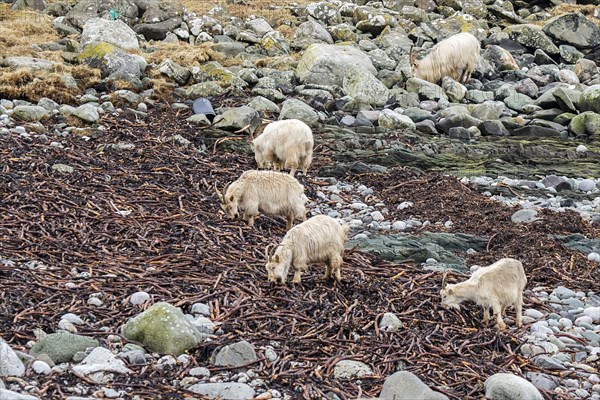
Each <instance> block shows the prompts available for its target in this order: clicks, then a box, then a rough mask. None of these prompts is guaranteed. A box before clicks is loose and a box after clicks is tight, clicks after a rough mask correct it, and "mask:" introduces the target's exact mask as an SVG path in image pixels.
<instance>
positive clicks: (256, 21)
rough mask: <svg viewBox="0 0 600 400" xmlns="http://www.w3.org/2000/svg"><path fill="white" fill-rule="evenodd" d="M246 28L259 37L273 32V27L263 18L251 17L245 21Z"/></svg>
mask: <svg viewBox="0 0 600 400" xmlns="http://www.w3.org/2000/svg"><path fill="white" fill-rule="evenodd" d="M246 28H247V29H249V30H250V31H251V32H253V33H254V34H255V35H256V36H258V37H259V38H261V37H263V36H264V35H266V34H267V33H269V32H273V28H272V27H271V25H270V24H269V23H268V22H267V20H266V19H264V18H253V19H249V20H248V21H246Z"/></svg>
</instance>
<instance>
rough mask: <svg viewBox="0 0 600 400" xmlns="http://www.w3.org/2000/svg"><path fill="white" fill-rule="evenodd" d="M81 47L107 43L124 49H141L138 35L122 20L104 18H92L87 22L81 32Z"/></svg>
mask: <svg viewBox="0 0 600 400" xmlns="http://www.w3.org/2000/svg"><path fill="white" fill-rule="evenodd" d="M80 42H81V45H82V46H85V45H86V44H89V43H95V42H105V43H110V44H112V45H115V46H117V47H120V48H122V49H127V50H130V49H139V48H140V45H139V43H138V39H137V35H136V33H135V32H134V31H133V29H131V28H130V27H129V25H127V24H126V23H125V22H123V21H121V20H118V19H117V20H113V21H111V20H107V19H104V18H92V19H89V20H87V21H86V22H85V25H84V26H83V31H82V32H81V40H80Z"/></svg>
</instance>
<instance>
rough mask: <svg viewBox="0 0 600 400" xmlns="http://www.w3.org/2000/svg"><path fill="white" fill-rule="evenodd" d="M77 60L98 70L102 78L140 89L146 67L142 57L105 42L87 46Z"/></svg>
mask: <svg viewBox="0 0 600 400" xmlns="http://www.w3.org/2000/svg"><path fill="white" fill-rule="evenodd" d="M79 59H80V60H81V61H84V62H86V63H87V64H88V65H90V66H91V67H94V68H100V70H101V71H102V77H103V78H107V79H108V80H123V81H126V82H128V83H130V84H131V85H132V86H133V87H136V88H140V87H141V77H142V75H143V73H144V71H145V70H146V67H147V65H148V64H147V63H146V60H145V59H144V58H143V57H142V56H139V55H136V54H130V53H128V52H126V51H124V50H122V49H120V48H118V47H116V46H114V45H112V44H110V43H105V42H94V43H90V44H87V45H86V46H85V47H84V48H83V50H82V52H81V54H80V55H79Z"/></svg>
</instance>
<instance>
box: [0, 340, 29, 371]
mask: <svg viewBox="0 0 600 400" xmlns="http://www.w3.org/2000/svg"><path fill="white" fill-rule="evenodd" d="M24 373H25V366H24V365H23V362H22V361H21V360H20V359H19V357H18V356H17V355H16V354H15V352H14V351H13V349H11V348H10V346H9V345H8V343H6V342H5V341H4V340H2V339H0V376H23V374H24Z"/></svg>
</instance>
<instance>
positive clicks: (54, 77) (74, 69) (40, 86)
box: [0, 65, 100, 103]
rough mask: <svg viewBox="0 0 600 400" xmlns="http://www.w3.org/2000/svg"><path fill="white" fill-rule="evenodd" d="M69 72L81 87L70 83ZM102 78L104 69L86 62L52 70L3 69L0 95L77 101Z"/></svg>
mask: <svg viewBox="0 0 600 400" xmlns="http://www.w3.org/2000/svg"><path fill="white" fill-rule="evenodd" d="M66 74H70V75H71V76H72V77H73V78H75V80H76V82H77V87H71V86H69V85H68V84H67V82H66V81H65V80H64V78H63V77H64V76H65V75H66ZM99 81H100V70H98V69H95V68H89V67H87V66H85V65H77V66H69V65H58V66H57V67H56V68H55V69H54V70H52V71H44V70H34V71H31V70H28V69H25V68H21V69H17V70H11V69H10V68H0V98H7V99H22V100H28V101H31V102H37V101H38V100H39V99H41V98H42V97H48V98H50V99H52V100H54V101H56V102H58V103H74V102H75V96H77V95H78V94H81V92H82V90H84V89H86V88H89V87H92V86H94V85H96V84H97V83H98V82H99Z"/></svg>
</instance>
